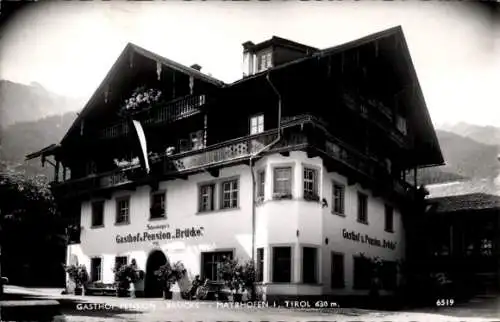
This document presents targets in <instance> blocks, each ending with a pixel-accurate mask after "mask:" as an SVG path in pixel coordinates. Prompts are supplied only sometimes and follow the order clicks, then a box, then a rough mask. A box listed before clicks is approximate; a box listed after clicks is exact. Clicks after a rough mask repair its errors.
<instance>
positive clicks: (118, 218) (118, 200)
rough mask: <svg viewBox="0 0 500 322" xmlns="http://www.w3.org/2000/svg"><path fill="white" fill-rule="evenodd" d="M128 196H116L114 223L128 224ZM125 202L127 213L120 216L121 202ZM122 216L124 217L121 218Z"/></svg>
mask: <svg viewBox="0 0 500 322" xmlns="http://www.w3.org/2000/svg"><path fill="white" fill-rule="evenodd" d="M130 200H131V198H130V196H123V197H119V198H116V218H115V224H116V225H128V224H130ZM125 201H126V202H127V207H126V209H127V214H126V215H125V216H122V214H121V212H122V208H121V202H125ZM123 218H124V219H123Z"/></svg>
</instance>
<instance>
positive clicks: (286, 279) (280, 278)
mask: <svg viewBox="0 0 500 322" xmlns="http://www.w3.org/2000/svg"><path fill="white" fill-rule="evenodd" d="M278 249H279V250H285V249H287V250H288V251H289V258H288V259H281V261H282V262H285V261H288V269H289V271H290V274H289V276H285V275H280V273H283V266H281V265H277V264H278V262H280V260H279V259H278V258H277V257H276V256H277V250H278ZM271 259H272V272H271V276H272V282H273V283H291V282H292V280H293V247H292V246H273V247H272V258H271ZM277 266H279V267H277Z"/></svg>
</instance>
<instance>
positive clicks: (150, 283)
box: [144, 250, 167, 297]
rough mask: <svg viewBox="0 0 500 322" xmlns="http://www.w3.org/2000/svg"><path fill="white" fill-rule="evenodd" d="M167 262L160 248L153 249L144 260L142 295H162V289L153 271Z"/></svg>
mask: <svg viewBox="0 0 500 322" xmlns="http://www.w3.org/2000/svg"><path fill="white" fill-rule="evenodd" d="M166 263H167V257H166V256H165V254H164V253H163V252H162V251H161V250H154V251H152V252H151V253H150V254H149V257H148V260H147V261H146V279H145V281H144V283H145V285H144V295H145V296H146V297H162V296H163V290H162V288H161V285H160V283H159V282H158V280H157V278H156V276H155V271H156V270H157V269H158V268H159V267H160V266H162V265H164V264H166Z"/></svg>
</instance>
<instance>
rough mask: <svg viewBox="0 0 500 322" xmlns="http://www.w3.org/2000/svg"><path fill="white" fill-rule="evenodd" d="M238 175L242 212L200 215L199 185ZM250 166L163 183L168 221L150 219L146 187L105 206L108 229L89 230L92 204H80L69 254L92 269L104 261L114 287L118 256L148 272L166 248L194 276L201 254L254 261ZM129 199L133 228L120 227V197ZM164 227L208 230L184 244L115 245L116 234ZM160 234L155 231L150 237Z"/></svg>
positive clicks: (122, 193) (107, 278)
mask: <svg viewBox="0 0 500 322" xmlns="http://www.w3.org/2000/svg"><path fill="white" fill-rule="evenodd" d="M234 176H239V189H240V190H239V208H237V209H231V210H220V211H214V212H209V213H203V214H200V213H198V183H202V182H206V181H213V180H215V181H219V180H222V179H224V178H233V177H234ZM250 176H251V174H250V170H249V167H248V166H244V165H242V166H238V167H231V168H225V169H222V170H221V172H220V176H219V178H213V177H211V176H210V175H209V174H208V173H202V174H197V175H194V176H190V177H189V179H188V180H175V181H166V182H161V183H160V190H166V196H167V197H166V208H167V218H166V219H161V220H149V209H150V192H151V190H150V187H149V186H142V187H139V188H137V190H136V191H118V192H116V193H115V194H114V195H113V197H112V198H111V199H110V200H106V201H105V215H104V227H102V228H91V206H90V205H91V203H90V202H84V203H83V204H82V213H81V214H82V216H81V225H82V227H83V229H82V232H81V243H80V244H79V245H72V246H70V253H71V254H75V255H77V256H78V259H79V262H80V263H82V264H85V265H86V266H87V268H88V269H89V270H90V258H91V257H97V256H100V257H102V258H103V264H102V265H103V272H102V276H103V282H105V283H111V282H113V278H114V275H113V272H112V268H113V266H114V261H115V256H128V257H129V262H130V260H131V259H132V258H135V259H136V261H137V264H138V266H139V268H140V269H143V270H145V269H146V267H145V266H146V260H147V256H148V254H149V253H150V252H151V251H153V250H154V249H158V248H160V249H162V250H163V251H164V253H165V255H166V256H167V257H168V259H169V260H170V261H171V262H175V261H178V260H180V261H182V262H183V263H184V265H185V266H186V268H187V269H188V271H189V273H190V274H191V275H195V274H199V273H200V257H201V256H200V252H205V251H213V250H233V251H234V252H235V256H236V257H238V258H241V259H242V260H246V259H248V258H250V256H251V223H252V221H251V198H250V196H251V190H252V180H251V177H250ZM125 195H129V196H130V224H126V225H116V224H115V217H116V198H117V197H120V196H125ZM148 224H149V225H164V224H168V225H169V226H170V227H169V228H168V229H167V231H175V229H176V228H180V229H183V228H191V227H204V235H203V236H201V237H196V238H190V239H184V240H180V241H159V242H158V243H155V242H152V241H144V242H137V243H123V244H118V243H117V242H116V235H117V234H122V235H127V234H129V233H131V234H133V235H134V234H137V233H141V234H142V233H143V232H145V231H148V229H147V227H146V226H147V225H148ZM155 231H160V230H154V231H151V232H155Z"/></svg>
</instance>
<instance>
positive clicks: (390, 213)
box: [385, 205, 394, 232]
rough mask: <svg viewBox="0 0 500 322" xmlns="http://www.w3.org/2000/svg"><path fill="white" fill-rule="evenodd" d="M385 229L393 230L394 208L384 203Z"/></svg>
mask: <svg viewBox="0 0 500 322" xmlns="http://www.w3.org/2000/svg"><path fill="white" fill-rule="evenodd" d="M385 231H388V232H393V231H394V208H392V207H391V206H389V205H385Z"/></svg>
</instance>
